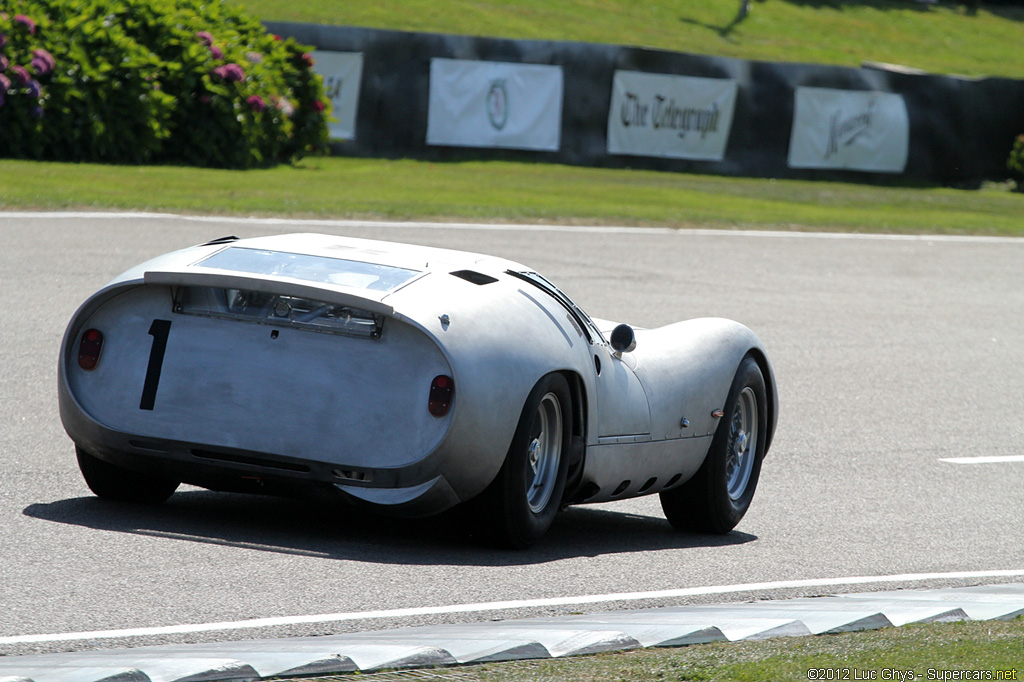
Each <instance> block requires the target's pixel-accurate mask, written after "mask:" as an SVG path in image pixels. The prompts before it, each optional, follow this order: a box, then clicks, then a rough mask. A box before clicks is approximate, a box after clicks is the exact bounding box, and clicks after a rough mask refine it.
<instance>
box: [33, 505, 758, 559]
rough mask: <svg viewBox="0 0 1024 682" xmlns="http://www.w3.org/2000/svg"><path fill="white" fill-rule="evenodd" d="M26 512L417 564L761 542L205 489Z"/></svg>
mask: <svg viewBox="0 0 1024 682" xmlns="http://www.w3.org/2000/svg"><path fill="white" fill-rule="evenodd" d="M24 514H25V515H26V516H29V517H32V518H36V519H42V520H45V521H53V522H57V523H65V524H70V525H74V526H81V527H84V528H91V529H95V530H106V531H115V532H120V533H132V534H137V535H145V536H148V537H163V538H168V539H174V540H183V541H189V542H198V543H206V544H214V545H224V546H230V547H241V548H248V549H254V550H260V551H267V552H278V553H283V554H294V555H301V556H311V557H322V558H325V559H343V560H347V561H367V562H373V563H393V564H411V565H454V566H518V565H528V564H538V563H546V562H550V561H557V560H560V559H568V558H575V557H590V556H599V555H603V554H619V553H629V552H649V551H656V550H674V549H688V548H698V547H719V546H730V545H737V544H744V543H747V542H752V541H754V540H756V539H757V537H756V536H753V535H749V534H747V533H741V532H738V531H733V532H731V533H729V534H727V535H695V534H686V533H679V532H676V531H674V530H673V529H672V528H671V526H669V524H668V522H667V521H666V520H665V519H663V518H658V517H653V516H642V515H638V514H626V513H621V512H613V511H606V510H602V509H596V508H592V507H571V508H569V509H568V510H566V511H564V512H562V513H561V514H560V515H559V517H558V518H557V519H556V521H555V524H554V526H553V527H552V528H551V530H550V531H549V532H548V534H547V535H546V536H545V537H544V539H543V540H542V541H541V542H540V543H539V544H538V545H536V546H535V547H533V548H531V549H528V550H521V551H513V550H506V549H500V548H495V547H493V546H490V545H488V544H487V542H486V539H485V538H480V537H477V536H474V534H473V533H472V532H471V531H469V530H467V527H466V524H465V523H463V522H462V521H461V520H460V519H459V518H458V517H457V515H454V514H448V515H442V516H440V517H433V518H428V519H394V518H389V517H383V516H379V515H377V514H373V513H370V512H368V511H366V510H363V509H360V508H356V507H349V506H343V505H337V504H326V503H317V502H306V501H299V500H290V499H285V498H274V497H254V496H252V495H238V494H231V493H213V492H208V491H204V490H183V491H179V492H177V493H176V494H175V495H174V496H173V497H172V498H171V499H170V500H169V501H168V502H166V503H164V504H162V505H158V506H152V505H140V504H131V503H124V502H113V501H109V500H103V499H100V498H97V497H79V498H72V499H66V500H57V501H55V502H49V503H38V504H32V505H29V506H28V507H26V508H25V510H24Z"/></svg>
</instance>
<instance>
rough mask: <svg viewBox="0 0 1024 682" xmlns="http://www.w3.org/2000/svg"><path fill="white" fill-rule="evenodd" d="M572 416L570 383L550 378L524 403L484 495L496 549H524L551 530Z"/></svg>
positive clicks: (486, 519) (559, 377)
mask: <svg viewBox="0 0 1024 682" xmlns="http://www.w3.org/2000/svg"><path fill="white" fill-rule="evenodd" d="M571 415H572V398H571V394H570V392H569V384H568V382H567V381H566V379H565V377H563V376H562V375H561V374H557V373H555V374H548V375H547V376H545V377H544V378H543V379H541V380H540V382H538V384H537V385H536V386H535V387H534V389H533V390H532V391H531V392H530V395H529V397H528V398H527V399H526V404H525V405H524V407H523V412H522V415H521V416H520V418H519V425H518V426H517V427H516V432H515V435H514V436H513V437H512V444H511V445H510V447H509V450H508V455H507V456H506V457H505V463H504V464H503V465H502V467H501V471H499V472H498V476H497V478H495V480H494V482H493V483H491V485H490V486H489V487H488V488H487V490H485V491H484V492H483V494H482V495H481V499H480V502H481V503H482V505H483V506H484V507H485V508H486V509H485V510H482V511H484V514H485V517H484V518H483V522H484V524H485V525H486V527H487V531H486V532H487V533H488V535H489V537H490V539H492V540H493V541H494V542H496V543H497V544H500V545H502V546H505V547H511V548H516V549H523V548H526V547H529V546H531V545H533V544H535V543H536V542H537V541H538V540H540V539H541V537H543V536H544V534H545V533H546V532H547V530H548V528H550V527H551V523H552V522H553V521H554V519H555V515H556V514H557V513H558V508H559V506H560V505H561V503H562V493H563V492H564V491H565V478H566V471H567V469H568V463H569V443H570V436H571V430H572V429H571V424H570V419H571Z"/></svg>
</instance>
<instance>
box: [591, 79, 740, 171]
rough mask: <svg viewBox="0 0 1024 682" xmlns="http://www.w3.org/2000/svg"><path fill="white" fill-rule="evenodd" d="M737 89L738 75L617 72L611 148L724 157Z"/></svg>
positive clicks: (675, 155) (673, 155) (619, 151)
mask: <svg viewBox="0 0 1024 682" xmlns="http://www.w3.org/2000/svg"><path fill="white" fill-rule="evenodd" d="M736 92H737V85H736V81H734V80H727V79H720V78H695V77H690V76H672V75H667V74H655V73H641V72H639V71H616V72H615V76H614V78H613V79H612V104H611V108H610V110H609V111H608V153H609V154H631V155H634V156H664V157H671V158H679V159H699V160H707V161H721V160H722V159H723V158H724V157H725V146H726V145H727V144H728V142H729V131H730V129H731V128H732V116H733V111H734V110H735V108H736Z"/></svg>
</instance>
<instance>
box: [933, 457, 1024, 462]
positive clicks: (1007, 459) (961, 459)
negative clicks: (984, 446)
mask: <svg viewBox="0 0 1024 682" xmlns="http://www.w3.org/2000/svg"><path fill="white" fill-rule="evenodd" d="M939 461H940V462H949V463H950V464H1003V463H1006V462H1024V455H999V456H992V457H946V458H943V459H940V460H939Z"/></svg>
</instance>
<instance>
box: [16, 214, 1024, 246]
mask: <svg viewBox="0 0 1024 682" xmlns="http://www.w3.org/2000/svg"><path fill="white" fill-rule="evenodd" d="M5 218H14V219H39V218H45V219H50V220H57V219H63V218H67V219H75V220H96V219H102V220H182V221H187V222H201V223H219V224H222V225H259V226H272V225H282V226H288V225H290V226H296V227H300V228H310V227H331V228H336V229H345V228H367V227H374V228H389V229H422V230H492V231H512V232H570V233H571V232H576V233H602V234H634V235H640V234H650V235H670V234H677V235H684V236H701V237H761V238H774V239H852V240H868V241H904V242H906V241H909V242H953V243H974V244H1019V245H1024V238H1021V237H988V236H981V235H953V234H872V233H864V232H796V231H793V232H789V231H784V230H739V229H729V228H722V229H707V228H686V227H681V228H673V227H627V226H615V225H542V224H508V223H434V222H422V221H410V222H402V221H393V220H379V221H378V220H318V219H299V218H255V217H238V216H201V215H179V214H175V213H146V212H137V211H136V212H124V213H118V212H109V211H96V212H89V211H38V212H36V211H8V212H3V211H0V219H5Z"/></svg>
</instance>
